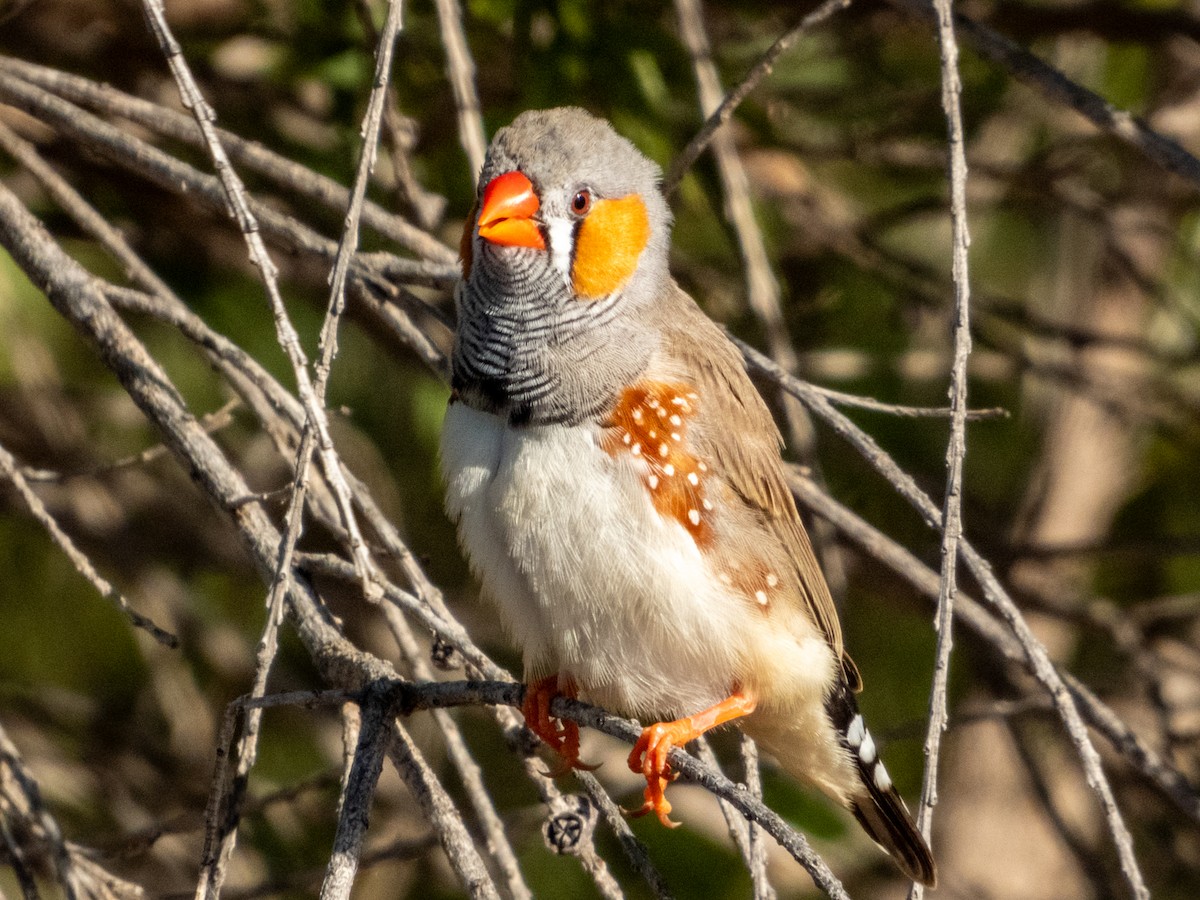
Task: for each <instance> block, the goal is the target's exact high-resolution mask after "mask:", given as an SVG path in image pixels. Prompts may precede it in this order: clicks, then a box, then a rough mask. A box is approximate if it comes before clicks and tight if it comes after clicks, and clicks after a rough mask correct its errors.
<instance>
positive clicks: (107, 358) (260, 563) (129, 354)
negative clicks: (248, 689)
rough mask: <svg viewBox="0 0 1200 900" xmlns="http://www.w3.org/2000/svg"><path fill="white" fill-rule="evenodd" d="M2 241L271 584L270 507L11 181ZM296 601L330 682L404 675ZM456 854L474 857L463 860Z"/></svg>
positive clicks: (302, 593) (474, 862) (315, 608)
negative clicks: (253, 498)
mask: <svg viewBox="0 0 1200 900" xmlns="http://www.w3.org/2000/svg"><path fill="white" fill-rule="evenodd" d="M0 245H2V246H4V247H5V248H6V249H7V250H8V252H9V253H10V255H11V256H12V257H13V259H14V261H16V262H17V264H18V265H20V266H21V268H22V269H23V270H24V271H25V272H26V273H27V274H28V276H29V277H30V279H31V280H32V281H33V282H34V284H36V285H38V286H39V287H40V288H41V289H42V290H43V292H45V294H46V296H47V298H48V299H50V301H51V303H52V304H53V305H54V307H55V309H57V310H58V311H59V312H60V313H61V314H62V315H63V316H64V317H65V318H66V319H67V320H68V321H69V322H70V323H71V325H72V326H73V327H74V328H76V329H77V330H78V331H79V332H81V334H82V335H83V336H84V337H86V338H87V339H88V340H89V342H91V343H92V344H93V345H94V346H95V347H96V349H97V351H98V352H99V354H100V357H101V359H102V360H103V362H104V363H105V364H106V365H107V366H108V367H109V368H111V369H112V371H113V372H114V374H115V375H116V376H117V378H118V380H119V381H120V382H121V384H122V386H123V387H124V388H125V390H126V391H127V392H128V394H129V396H130V398H131V399H132V400H133V401H134V403H135V404H136V405H137V406H138V408H139V409H141V410H142V412H143V413H145V415H146V416H147V417H148V418H149V419H150V420H151V421H152V422H153V423H154V424H155V426H156V427H157V428H158V429H159V430H160V431H161V432H162V435H163V438H164V440H165V441H166V442H167V444H168V446H169V447H170V448H171V450H172V452H173V453H174V454H175V455H176V457H177V458H178V459H179V460H180V462H181V464H182V465H183V466H184V468H185V469H186V470H187V471H188V472H190V473H191V474H192V477H193V479H194V480H195V481H196V483H197V485H198V486H199V487H200V489H201V490H202V491H203V492H204V493H205V494H206V495H207V496H208V497H209V498H210V499H211V500H212V501H213V503H214V504H215V505H216V506H217V507H218V508H219V509H221V510H223V511H225V512H226V513H227V514H229V515H230V517H231V519H232V521H233V524H234V525H235V526H236V529H237V533H238V535H239V537H240V538H241V539H242V541H243V543H244V544H245V546H246V549H247V550H248V551H249V553H250V555H251V558H252V560H253V561H254V564H255V567H256V568H257V569H258V571H259V573H260V574H261V575H262V577H263V579H264V581H268V580H269V579H270V578H271V577H273V574H274V567H275V563H276V562H277V560H278V547H279V541H280V535H279V532H278V531H277V530H276V528H275V527H274V525H272V523H271V521H270V519H269V518H268V517H267V515H266V513H265V511H264V510H263V509H262V508H261V506H260V504H258V503H256V502H251V503H242V502H240V501H241V498H243V497H245V496H247V495H249V494H250V493H251V492H250V491H249V489H248V488H247V487H246V483H245V481H244V479H242V477H241V475H240V474H239V473H238V472H237V471H236V470H235V469H234V468H233V467H232V466H231V465H230V464H229V462H228V460H227V459H226V458H225V456H224V454H223V453H222V452H221V450H220V449H219V448H218V447H217V445H216V443H215V442H214V441H213V440H212V438H211V436H209V435H208V434H207V433H206V432H205V431H204V430H203V429H202V428H201V427H200V426H199V424H198V423H197V422H196V420H195V418H194V417H193V416H192V415H191V414H190V413H189V412H188V410H187V407H186V404H184V402H183V399H182V397H181V396H180V395H179V392H178V391H177V390H176V389H175V388H174V386H173V385H172V384H171V381H170V379H169V378H168V377H167V375H166V373H165V372H163V371H162V369H161V367H160V366H159V365H158V364H157V363H156V362H155V361H154V359H153V358H152V357H151V356H150V354H149V353H148V352H147V350H146V348H145V347H144V346H143V345H142V344H141V342H140V341H138V339H137V338H136V336H134V334H133V333H132V332H131V331H130V330H129V328H128V327H127V326H126V325H125V324H124V322H122V321H121V319H120V318H119V317H118V316H117V315H116V313H115V312H114V311H113V310H112V308H111V307H110V306H109V305H108V304H107V302H106V301H105V299H104V296H103V294H102V293H101V291H100V290H99V288H98V287H97V286H96V284H95V279H94V278H93V277H92V276H91V274H90V273H88V272H86V271H85V270H84V269H83V268H82V267H81V266H80V265H79V264H78V263H77V262H75V260H73V259H72V258H71V257H69V256H68V255H67V254H66V253H65V252H63V250H62V249H61V248H60V247H59V246H58V245H57V244H55V243H54V241H53V240H52V239H51V238H50V236H49V234H48V233H47V232H46V230H45V228H44V227H43V226H42V225H41V223H40V222H38V221H37V220H36V219H35V218H34V217H33V216H32V215H31V214H30V213H29V211H28V210H27V209H25V207H24V206H23V205H22V204H21V202H20V200H18V199H17V197H16V196H15V195H14V194H13V193H12V192H11V191H10V190H8V189H7V188H6V187H5V186H4V185H3V184H0ZM288 599H289V611H290V612H291V615H292V621H293V622H294V624H295V626H296V630H297V634H298V635H299V636H300V639H301V640H302V641H303V642H304V644H305V646H306V647H307V648H308V650H309V653H310V655H311V656H312V659H313V662H314V663H315V664H316V666H317V668H318V670H319V671H320V672H321V674H322V676H323V677H324V678H325V679H326V680H328V681H330V682H332V683H333V684H336V685H339V686H342V687H350V688H353V689H360V688H361V687H362V686H363V685H365V684H367V683H369V682H371V681H377V680H379V679H381V678H383V679H394V678H395V672H394V670H393V669H392V668H391V667H390V666H388V665H387V664H386V663H384V662H382V661H380V660H378V659H376V658H375V657H373V656H370V655H368V654H366V653H363V652H362V651H361V650H359V649H358V648H356V647H354V646H353V645H352V644H350V643H349V641H347V640H346V639H345V638H344V637H343V636H342V635H341V634H340V633H339V632H338V630H337V629H336V628H335V627H334V626H333V624H332V623H331V622H330V620H329V618H328V614H327V613H326V612H325V609H324V606H323V604H322V602H321V601H320V599H319V598H318V597H317V596H316V594H315V592H314V591H313V589H312V587H311V585H310V584H308V582H307V580H306V579H304V578H302V577H297V578H294V579H292V587H291V590H290V592H289V594H288ZM426 771H427V768H426ZM410 774H411V773H410ZM429 775H430V776H432V773H429ZM421 789H423V790H433V788H429V787H422V788H421ZM437 789H439V790H440V786H439V787H438V788H437ZM443 794H444V792H443ZM460 830H461V826H460ZM443 847H444V848H445V849H446V850H447V853H449V854H451V863H452V865H453V866H454V867H455V870H456V871H458V872H460V873H469V874H471V875H472V877H473V876H474V873H475V872H476V870H478V869H481V868H482V866H481V864H480V863H479V860H478V855H477V854H475V852H474V848H473V847H471V846H470V844H469V842H467V843H466V845H463V842H461V841H458V840H452V841H450V840H444V841H443ZM455 854H461V855H463V856H464V857H465V858H464V859H462V860H458V859H456V858H455ZM470 857H473V859H472V858H470Z"/></svg>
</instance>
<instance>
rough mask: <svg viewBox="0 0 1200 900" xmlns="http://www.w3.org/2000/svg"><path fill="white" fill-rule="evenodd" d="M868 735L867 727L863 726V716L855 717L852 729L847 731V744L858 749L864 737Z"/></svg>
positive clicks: (851, 725) (851, 724)
mask: <svg viewBox="0 0 1200 900" xmlns="http://www.w3.org/2000/svg"><path fill="white" fill-rule="evenodd" d="M866 733H867V726H866V725H864V724H863V720H862V716H855V717H854V720H853V721H852V722H851V723H850V727H849V728H847V729H846V743H847V744H849V745H850V746H851V747H853V748H854V749H855V750H857V749H858V745H859V744H861V743H862V739H863V735H864V734H866Z"/></svg>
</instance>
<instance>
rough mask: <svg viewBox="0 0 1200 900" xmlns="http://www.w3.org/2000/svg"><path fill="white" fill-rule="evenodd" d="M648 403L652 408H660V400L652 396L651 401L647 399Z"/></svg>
mask: <svg viewBox="0 0 1200 900" xmlns="http://www.w3.org/2000/svg"><path fill="white" fill-rule="evenodd" d="M646 405H647V406H649V407H650V408H651V409H658V401H657V400H656V399H655V398H653V397H651V398H650V399H649V401H647V403H646Z"/></svg>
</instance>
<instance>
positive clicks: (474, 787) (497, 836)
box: [383, 604, 533, 900]
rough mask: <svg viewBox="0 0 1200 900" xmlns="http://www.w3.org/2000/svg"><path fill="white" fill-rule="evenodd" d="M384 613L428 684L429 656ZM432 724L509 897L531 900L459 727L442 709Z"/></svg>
mask: <svg viewBox="0 0 1200 900" xmlns="http://www.w3.org/2000/svg"><path fill="white" fill-rule="evenodd" d="M383 611H384V615H385V616H386V618H387V620H388V624H389V625H390V626H391V631H392V635H393V637H394V638H395V640H396V644H397V645H398V646H399V647H400V652H401V653H402V654H403V656H404V659H405V662H407V663H408V665H409V668H410V669H411V671H412V673H413V675H414V676H416V677H417V678H420V679H421V680H423V681H431V680H432V679H433V673H432V671H430V668H429V664H428V663H427V662H426V658H427V657H428V654H424V653H422V652H421V651H420V649H419V648H418V646H417V641H416V638H415V637H414V636H413V633H412V629H411V628H409V625H408V622H407V620H405V618H404V617H403V616H402V615H401V614H400V612H399V610H398V609H397V608H396V607H394V606H392V605H391V604H384V605H383ZM433 720H434V722H435V723H436V724H437V726H438V730H439V731H441V732H442V739H443V740H444V741H445V743H446V754H447V755H448V756H449V757H450V761H451V762H452V763H453V764H454V767H455V769H457V770H458V774H459V779H460V781H461V782H462V786H463V789H464V790H465V791H466V794H467V800H468V801H469V802H470V804H471V807H472V808H473V809H474V810H475V815H476V816H477V817H478V818H479V821H480V823H481V824H482V826H483V833H484V838H485V840H486V844H487V849H488V853H489V854H491V856H492V858H493V859H495V861H496V864H497V865H498V866H499V868H500V872H501V874H502V875H503V876H504V880H505V883H506V884H507V886H508V893H509V896H510V897H512V898H514V900H531V898H532V897H533V894H532V892H531V891H530V890H529V886H528V885H527V884H526V883H525V879H524V878H523V877H522V875H521V868H520V865H519V864H518V862H517V856H516V853H515V852H514V851H513V847H512V844H511V843H509V840H508V837H507V835H506V834H505V833H504V823H503V822H502V821H501V820H500V815H499V814H498V813H497V812H496V806H495V804H494V803H492V798H491V795H490V794H489V793H488V791H487V786H486V785H485V784H484V783H483V773H482V771H481V770H480V768H479V765H478V763H476V762H475V760H474V758H472V756H471V751H470V750H469V749H468V747H467V743H466V741H465V740H463V736H462V732H461V731H459V728H458V724H457V723H456V722H455V721H454V718H453V717H452V716H451V715H450V714H449V713H448V712H446V710H444V709H439V710H435V711H434V713H433Z"/></svg>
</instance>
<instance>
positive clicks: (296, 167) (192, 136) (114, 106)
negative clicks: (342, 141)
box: [0, 56, 458, 277]
mask: <svg viewBox="0 0 1200 900" xmlns="http://www.w3.org/2000/svg"><path fill="white" fill-rule="evenodd" d="M0 72H5V73H9V74H11V75H15V76H17V77H18V78H20V79H21V80H23V81H25V82H27V83H29V84H32V85H36V86H39V87H41V88H43V89H44V90H48V91H51V92H52V93H54V94H56V95H58V96H60V97H64V98H66V99H68V100H71V101H72V102H75V103H80V104H84V105H87V106H90V107H92V108H94V109H99V110H101V111H103V112H106V113H108V114H110V115H115V116H120V117H121V118H123V119H128V120H129V121H131V122H134V123H136V124H138V125H141V126H142V127H144V128H146V129H148V130H150V131H151V132H152V133H154V134H161V135H165V136H167V137H170V138H173V139H174V140H178V141H183V142H184V143H186V144H188V145H190V146H195V147H204V134H203V132H202V131H201V130H200V128H199V126H198V125H197V124H196V121H195V119H193V118H192V117H191V116H188V115H186V114H184V113H181V112H179V111H178V110H175V109H170V108H168V107H165V106H160V105H159V104H157V103H152V102H150V101H149V100H143V99H141V98H140V97H133V96H131V95H129V94H126V93H123V92H121V91H119V90H117V89H116V88H114V87H111V86H109V85H106V84H97V83H96V82H94V81H90V80H88V79H87V78H83V77H82V76H79V75H72V74H70V73H69V72H61V71H59V70H57V69H51V68H47V67H45V66H39V65H36V64H35V63H31V62H26V61H25V60H20V59H13V58H11V57H6V56H0ZM217 136H218V137H219V138H220V139H221V144H222V146H223V147H225V149H226V150H227V151H228V153H229V156H230V158H231V159H232V160H233V161H234V162H236V163H237V164H238V165H239V166H241V167H243V168H244V169H245V170H247V171H252V172H255V173H257V174H259V175H262V176H264V177H265V178H267V179H269V180H270V181H272V182H274V183H275V184H277V185H279V186H281V187H284V188H287V189H288V190H291V191H295V192H296V193H298V194H300V195H301V196H304V197H308V198H311V199H313V200H316V201H317V202H318V203H321V204H323V205H324V206H326V207H328V208H330V209H335V210H345V209H346V208H347V206H349V204H350V191H349V190H348V189H347V188H346V187H345V186H344V185H341V184H338V183H337V182H336V181H334V180H333V179H332V178H329V177H327V176H324V175H321V174H319V173H317V172H314V171H312V170H311V169H309V168H307V167H305V166H303V165H301V164H300V163H297V162H295V161H293V160H290V159H288V158H287V157H285V156H281V155H280V154H278V153H276V152H275V151H273V150H270V149H268V148H266V147H264V146H262V145H261V144H259V143H256V142H254V141H248V140H246V139H245V138H243V137H239V136H238V135H236V134H233V133H232V132H229V131H225V130H224V129H220V128H218V129H217ZM256 214H258V213H257V211H256ZM258 217H259V220H260V222H261V219H262V216H261V214H258ZM363 222H364V223H365V224H367V225H369V226H370V227H371V228H374V229H375V230H376V231H378V232H379V233H380V234H381V235H383V236H384V237H386V238H387V239H388V240H391V241H394V242H395V243H397V244H399V245H400V246H401V247H405V248H407V249H409V250H411V251H413V252H414V253H418V254H420V255H421V256H422V257H425V258H427V259H429V260H431V261H432V263H431V264H430V265H434V266H438V267H442V268H444V267H447V266H448V267H450V268H449V271H450V275H451V277H457V272H458V267H457V266H456V265H455V260H456V259H457V253H456V252H455V251H454V250H452V249H450V248H449V247H447V246H446V245H445V244H443V243H442V242H441V241H439V240H437V239H436V238H434V237H432V236H430V235H428V234H426V233H425V232H424V231H422V230H421V229H419V228H416V227H414V226H413V225H412V224H410V223H408V222H406V221H404V219H402V218H401V217H400V216H397V215H396V214H395V213H392V212H390V211H388V210H386V209H384V208H383V207H381V206H379V204H377V203H375V202H373V201H371V200H368V201H367V202H366V203H365V204H364V206H363Z"/></svg>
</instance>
